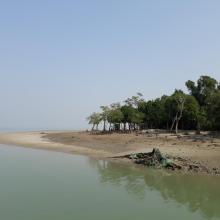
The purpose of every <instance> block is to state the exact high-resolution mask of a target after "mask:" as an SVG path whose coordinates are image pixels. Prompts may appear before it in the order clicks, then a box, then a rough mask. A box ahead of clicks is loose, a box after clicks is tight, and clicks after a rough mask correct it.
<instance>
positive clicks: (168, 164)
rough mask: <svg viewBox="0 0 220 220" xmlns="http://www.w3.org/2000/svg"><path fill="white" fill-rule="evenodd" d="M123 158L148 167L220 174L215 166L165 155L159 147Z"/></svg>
mask: <svg viewBox="0 0 220 220" xmlns="http://www.w3.org/2000/svg"><path fill="white" fill-rule="evenodd" d="M122 158H128V159H130V160H132V161H133V162H134V163H136V164H141V165H144V166H147V167H154V168H158V169H160V168H165V169H170V170H183V171H186V172H194V173H195V172H196V173H209V174H214V175H219V174H220V172H219V170H218V169H217V168H213V169H212V170H210V169H208V168H207V167H205V166H204V165H202V164H200V163H199V162H196V161H191V160H189V159H185V158H181V157H171V156H169V155H163V154H162V153H161V152H160V150H159V149H157V148H154V149H153V151H152V152H149V153H137V154H128V155H125V156H122Z"/></svg>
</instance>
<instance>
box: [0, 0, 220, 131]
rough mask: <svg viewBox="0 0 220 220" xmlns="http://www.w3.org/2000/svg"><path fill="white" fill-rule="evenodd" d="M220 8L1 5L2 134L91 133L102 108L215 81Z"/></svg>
mask: <svg viewBox="0 0 220 220" xmlns="http://www.w3.org/2000/svg"><path fill="white" fill-rule="evenodd" d="M219 11H220V1H219V0H210V1H207V0H184V1H177V0H166V1H164V0H108V1H107V0H93V1H91V0H62V1H61V0H35V1H33V0H19V1H17V0H0V100H1V102H0V103H1V104H0V130H13V129H14V130H44V129H48V130H53V129H58V130H59V129H73V130H78V129H85V128H89V127H88V125H87V122H86V120H85V118H86V117H87V116H88V115H89V114H90V113H92V112H94V111H99V106H101V105H108V104H111V103H113V102H117V101H123V100H125V99H126V98H127V97H130V96H132V95H134V94H136V93H137V92H141V93H143V95H144V98H145V99H147V100H148V99H154V98H157V97H160V96H161V95H163V94H167V95H169V94H171V93H172V92H173V91H174V89H175V88H178V89H183V90H184V91H186V92H187V90H186V88H185V82H186V81H187V80H189V79H191V80H193V81H196V80H197V79H198V78H199V77H200V76H201V75H210V76H212V77H214V78H216V79H217V80H218V81H219V80H220V62H219V58H220V41H219V39H220V23H219V21H220V13H219Z"/></svg>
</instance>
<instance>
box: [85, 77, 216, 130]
mask: <svg viewBox="0 0 220 220" xmlns="http://www.w3.org/2000/svg"><path fill="white" fill-rule="evenodd" d="M185 85H186V87H187V89H188V91H189V94H185V93H184V92H183V91H182V90H177V89H176V90H175V91H174V93H173V94H172V95H170V96H167V95H163V96H162V97H161V98H157V99H155V100H149V101H146V100H144V99H143V95H142V94H141V93H137V95H136V96H132V97H131V98H128V99H126V100H125V101H124V102H123V103H122V104H121V103H120V102H119V103H114V104H111V105H109V106H101V107H100V108H101V110H102V112H100V113H95V112H94V113H92V114H91V115H90V116H89V117H88V118H87V120H88V122H89V124H91V125H92V130H94V129H96V130H98V126H99V124H100V123H101V122H103V131H107V130H108V131H109V130H110V131H113V130H114V131H119V130H124V131H126V130H140V129H166V130H170V131H175V132H176V133H177V132H178V129H181V130H197V131H198V132H200V130H210V131H213V130H220V83H219V82H218V81H217V80H216V79H214V78H211V77H210V76H201V77H200V78H199V79H198V81H197V82H193V81H191V80H189V81H187V82H186V84H185Z"/></svg>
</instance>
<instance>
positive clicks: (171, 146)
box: [0, 131, 220, 174]
mask: <svg viewBox="0 0 220 220" xmlns="http://www.w3.org/2000/svg"><path fill="white" fill-rule="evenodd" d="M0 144H7V145H15V146H21V147H26V148H33V149H42V150H49V151H56V152H63V153H68V154H79V155H86V156H90V157H93V158H97V159H106V160H114V161H121V162H126V163H130V164H133V163H132V162H131V161H129V160H125V159H120V158H118V157H120V156H124V155H127V154H133V153H141V152H151V151H152V149H153V148H154V147H157V148H159V149H160V151H161V152H162V153H163V154H168V155H171V156H174V157H181V158H184V159H187V160H189V161H196V162H199V163H200V164H201V165H203V166H205V167H207V168H208V169H209V170H212V169H217V170H218V171H219V170H220V140H219V139H215V140H213V139H212V140H211V141H210V140H209V139H207V140H205V139H202V140H198V141H196V142H195V140H191V139H183V140H179V139H178V138H175V137H173V136H172V135H170V136H169V137H167V136H161V137H159V138H158V137H157V138H156V137H151V136H146V135H138V136H137V135H136V134H104V135H91V134H90V133H88V132H76V131H74V132H70V131H68V132H67V131H56V132H55V131H46V132H44V131H38V132H16V133H0ZM115 157H116V158H115ZM201 174H203V173H201Z"/></svg>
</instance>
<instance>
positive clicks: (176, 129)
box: [175, 119, 180, 134]
mask: <svg viewBox="0 0 220 220" xmlns="http://www.w3.org/2000/svg"><path fill="white" fill-rule="evenodd" d="M179 121H180V119H177V120H176V127H175V133H176V134H178V127H179Z"/></svg>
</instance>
